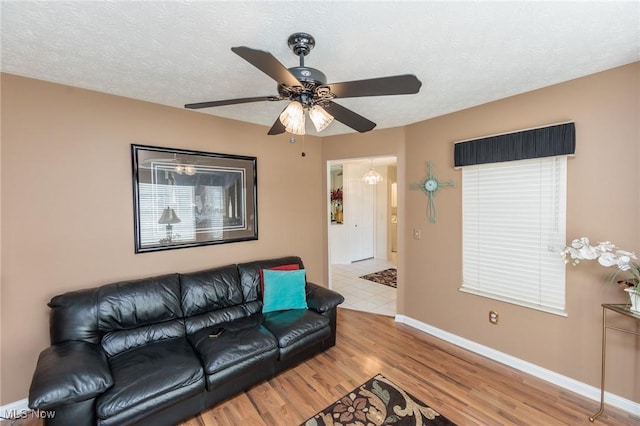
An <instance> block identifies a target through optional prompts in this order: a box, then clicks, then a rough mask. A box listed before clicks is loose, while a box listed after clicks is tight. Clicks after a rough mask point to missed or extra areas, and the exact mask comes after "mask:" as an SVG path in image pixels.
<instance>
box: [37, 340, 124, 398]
mask: <svg viewBox="0 0 640 426" xmlns="http://www.w3.org/2000/svg"><path fill="white" fill-rule="evenodd" d="M112 385H113V378H112V377H111V370H110V368H109V363H108V361H107V356H106V354H105V353H104V351H103V350H102V348H101V347H99V346H98V345H94V344H92V343H87V342H83V341H67V342H63V343H60V344H57V345H53V346H49V347H48V348H47V349H45V350H44V351H42V352H41V353H40V356H39V357H38V364H37V365H36V371H35V372H34V373H33V380H32V381H31V387H30V388H29V407H30V408H32V409H48V408H52V407H55V406H57V405H61V404H64V405H66V404H71V403H74V402H79V401H84V400H87V399H90V398H93V397H95V396H97V395H100V394H101V393H103V392H104V391H106V390H107V389H109V388H110V387H111V386H112Z"/></svg>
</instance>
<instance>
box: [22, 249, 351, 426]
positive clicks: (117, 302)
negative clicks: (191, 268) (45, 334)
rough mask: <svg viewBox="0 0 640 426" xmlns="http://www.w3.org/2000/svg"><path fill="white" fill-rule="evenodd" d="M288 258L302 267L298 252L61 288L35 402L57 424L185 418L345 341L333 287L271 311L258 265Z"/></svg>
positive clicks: (309, 288) (315, 289) (32, 395)
mask: <svg viewBox="0 0 640 426" xmlns="http://www.w3.org/2000/svg"><path fill="white" fill-rule="evenodd" d="M288 264H298V265H299V267H300V268H303V264H302V260H301V259H300V258H299V257H293V256H292V257H284V258H279V259H271V260H264V261H255V262H248V263H242V264H237V265H229V266H224V267H218V268H214V269H209V270H205V271H199V272H194V273H188V274H170V275H164V276H158V277H152V278H146V279H141V280H135V281H126V282H119V283H114V284H108V285H104V286H102V287H98V288H91V289H85V290H79V291H74V292H69V293H65V294H62V295H59V296H56V297H54V298H53V299H51V302H50V303H49V306H50V308H51V312H50V313H51V316H50V335H51V346H50V347H48V348H47V349H45V350H44V351H42V353H41V354H40V357H39V359H38V364H37V366H36V370H35V373H34V376H33V381H32V383H31V388H30V391H29V406H30V408H32V409H38V410H55V412H56V414H55V417H54V418H53V419H49V420H47V424H53V425H94V424H98V425H104V426H108V425H126V424H136V425H142V424H145V425H168V424H175V423H177V422H179V421H180V420H183V419H185V418H188V417H191V416H193V415H195V414H197V413H199V412H200V411H203V410H205V409H207V408H208V407H211V406H212V405H214V404H216V403H218V402H220V401H222V400H224V399H226V398H228V397H229V396H232V395H234V394H236V393H239V392H241V391H243V390H245V389H247V388H248V387H250V386H252V385H254V384H256V383H258V382H260V381H263V380H265V379H268V378H270V377H272V376H273V375H275V374H277V373H278V372H280V371H282V370H284V369H286V368H288V367H290V366H292V365H294V364H296V363H299V362H300V361H302V360H305V359H307V358H308V357H310V356H312V355H314V354H316V353H318V352H321V351H323V350H325V349H327V348H329V347H331V346H333V345H335V339H336V306H337V305H339V304H340V303H342V302H343V300H344V298H343V297H342V296H341V295H340V294H338V293H336V292H334V291H331V290H328V289H326V288H324V287H321V286H318V285H316V284H313V283H310V282H307V283H306V297H307V305H308V309H294V310H283V311H275V312H269V313H264V314H263V313H262V302H261V295H260V294H259V293H260V284H259V283H260V270H261V269H269V268H273V267H277V266H282V265H288ZM219 327H223V328H224V332H223V333H222V334H220V335H219V336H218V337H212V336H210V335H211V334H212V333H213V331H212V330H216V329H218V328H219Z"/></svg>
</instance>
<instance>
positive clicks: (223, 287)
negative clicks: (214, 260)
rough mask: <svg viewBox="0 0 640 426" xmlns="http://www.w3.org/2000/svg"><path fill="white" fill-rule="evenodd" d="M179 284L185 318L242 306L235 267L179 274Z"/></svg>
mask: <svg viewBox="0 0 640 426" xmlns="http://www.w3.org/2000/svg"><path fill="white" fill-rule="evenodd" d="M180 284H181V286H182V298H181V303H182V311H183V312H184V315H185V317H191V316H194V315H199V314H203V313H205V312H210V311H215V310H219V309H224V308H229V307H232V306H237V305H241V304H242V290H241V289H240V279H239V276H238V269H237V268H236V267H235V265H229V266H222V267H219V268H213V269H207V270H204V271H198V272H191V273H188V274H180Z"/></svg>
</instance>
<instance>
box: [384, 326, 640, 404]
mask: <svg viewBox="0 0 640 426" xmlns="http://www.w3.org/2000/svg"><path fill="white" fill-rule="evenodd" d="M395 320H396V322H399V323H403V324H406V325H408V326H411V327H413V328H416V329H418V330H420V331H423V332H425V333H427V334H430V335H432V336H435V337H437V338H439V339H442V340H444V341H447V342H449V343H452V344H454V345H456V346H460V347H462V348H465V349H467V350H470V351H471V352H475V353H477V354H479V355H482V356H485V357H487V358H489V359H492V360H494V361H498V362H500V363H502V364H505V365H508V366H509V367H513V368H515V369H517V370H520V371H522V372H524V373H527V374H530V375H532V376H535V377H537V378H539V379H542V380H545V381H547V382H550V383H553V384H554V385H557V386H560V387H562V388H564V389H567V390H569V391H571V392H575V393H577V394H579V395H582V396H584V397H586V398H589V399H592V400H594V401H596V402H600V389H599V388H596V387H595V386H591V385H588V384H586V383H582V382H579V381H577V380H575V379H572V378H571V377H567V376H563V375H562V374H558V373H556V372H554V371H551V370H547V369H546V368H542V367H540V366H538V365H535V364H532V363H530V362H527V361H524V360H522V359H520V358H516V357H514V356H511V355H507V354H505V353H503V352H500V351H497V350H495V349H492V348H490V347H488V346H484V345H481V344H479V343H476V342H473V341H471V340H468V339H465V338H463V337H460V336H457V335H455V334H452V333H449V332H447V331H444V330H441V329H439V328H436V327H433V326H431V325H429V324H425V323H423V322H420V321H418V320H415V319H413V318H410V317H407V316H405V315H396V317H395ZM604 401H605V403H606V404H607V405H610V406H612V407H616V408H619V409H621V410H624V411H627V412H629V413H631V414H633V415H635V416H640V403H637V402H635V401H631V400H629V399H626V398H623V397H621V396H618V395H615V394H613V393H610V392H605V393H604ZM605 408H606V407H605Z"/></svg>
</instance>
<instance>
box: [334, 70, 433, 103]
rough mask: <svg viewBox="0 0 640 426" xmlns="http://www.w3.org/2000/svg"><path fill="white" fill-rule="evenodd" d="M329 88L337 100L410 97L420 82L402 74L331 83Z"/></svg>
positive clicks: (420, 84)
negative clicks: (389, 96) (396, 96)
mask: <svg viewBox="0 0 640 426" xmlns="http://www.w3.org/2000/svg"><path fill="white" fill-rule="evenodd" d="M329 86H331V92H332V93H334V94H335V95H336V97H337V98H355V97H360V96H385V95H410V94H413V93H418V91H419V90H420V86H422V82H421V81H420V80H418V78H417V77H416V76H415V75H413V74H404V75H394V76H391V77H380V78H371V79H368V80H356V81H345V82H343V83H332V84H329Z"/></svg>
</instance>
